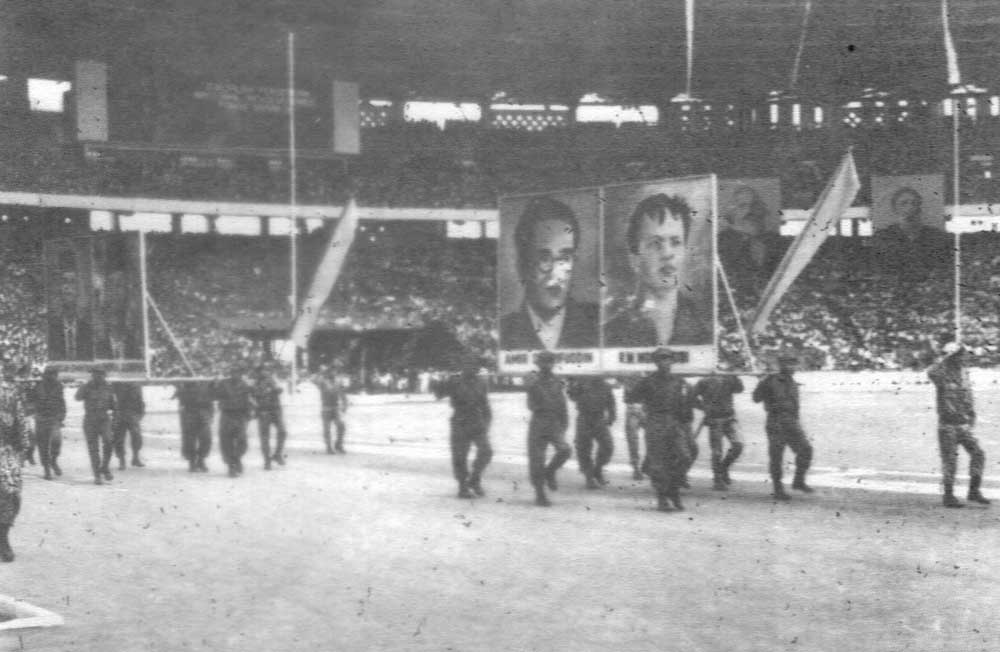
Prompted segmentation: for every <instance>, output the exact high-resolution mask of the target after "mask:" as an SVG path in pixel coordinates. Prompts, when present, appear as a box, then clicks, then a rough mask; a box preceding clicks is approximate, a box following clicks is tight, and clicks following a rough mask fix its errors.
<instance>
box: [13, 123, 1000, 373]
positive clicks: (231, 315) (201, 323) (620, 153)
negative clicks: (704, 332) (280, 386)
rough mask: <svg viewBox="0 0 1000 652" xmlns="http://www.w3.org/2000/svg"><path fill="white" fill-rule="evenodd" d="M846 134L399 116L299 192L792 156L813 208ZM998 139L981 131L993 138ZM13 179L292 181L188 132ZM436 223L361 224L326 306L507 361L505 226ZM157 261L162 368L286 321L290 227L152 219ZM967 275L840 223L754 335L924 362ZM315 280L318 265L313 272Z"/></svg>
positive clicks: (745, 286) (222, 361)
mask: <svg viewBox="0 0 1000 652" xmlns="http://www.w3.org/2000/svg"><path fill="white" fill-rule="evenodd" d="M838 138H840V140H836V139H832V137H831V136H829V135H825V134H817V133H802V134H771V135H770V136H767V137H764V136H761V135H760V134H759V133H758V134H749V135H744V136H739V135H736V136H734V135H733V134H729V136H728V137H727V139H726V140H725V141H723V140H720V139H715V140H713V139H712V138H711V137H710V136H706V135H703V134H702V135H699V134H686V135H685V134H678V133H668V132H665V131H662V130H656V129H650V128H632V129H626V128H623V129H612V128H607V127H605V126H600V127H595V126H586V125H580V126H577V127H573V128H568V129H559V130H552V131H551V132H543V133H541V134H539V133H528V132H518V131H504V130H483V129H451V130H445V131H440V130H437V129H436V128H434V127H428V126H420V125H418V126H413V125H406V126H401V125H392V126H389V127H385V128H381V129H373V130H368V131H366V132H365V154H363V155H362V156H360V157H358V158H357V159H355V160H352V161H351V162H350V163H349V164H345V163H344V162H343V161H334V160H323V159H316V160H304V161H302V163H301V165H300V168H299V187H298V198H299V201H300V202H302V203H304V204H328V203H338V202H340V201H342V200H343V199H344V198H346V196H347V195H348V193H349V192H352V191H356V192H357V193H358V194H359V198H360V201H361V202H362V203H363V204H366V205H373V206H377V205H385V206H419V207H457V208H463V207H466V208H467V207H494V206H495V205H496V196H497V195H498V194H505V193H514V192H529V191H533V190H543V189H552V188H559V187H579V186H586V185H595V184H601V183H609V182H616V181H629V180H637V179H647V178H656V177H670V176H680V175H687V174H695V173H702V172H708V171H714V172H715V173H717V174H718V175H719V176H722V177H739V176H755V177H760V176H779V177H780V178H781V180H782V192H783V198H782V204H783V205H784V206H785V207H797V208H803V207H807V206H809V205H811V203H812V202H813V200H814V199H815V197H816V195H817V193H818V192H819V191H820V189H821V187H822V185H823V183H824V180H825V178H826V176H827V175H828V174H829V172H830V171H831V170H832V169H833V166H834V165H835V164H836V161H837V159H838V158H839V156H840V154H841V152H842V151H843V146H846V144H847V142H846V141H844V139H843V135H842V134H841V135H840V136H838ZM995 140H997V139H996V138H995V139H993V140H990V141H988V142H985V144H980V145H977V147H979V148H980V149H981V150H982V151H983V152H989V151H990V150H991V149H992V145H991V143H992V142H994V141H995ZM930 144H933V143H932V142H931V140H929V139H924V140H919V138H918V137H917V136H915V135H914V134H913V133H911V132H910V131H898V132H894V131H892V130H886V131H884V132H880V133H878V134H875V135H872V132H866V133H865V140H864V142H859V143H856V149H855V155H856V158H857V160H858V163H859V166H860V167H861V168H862V174H861V176H862V178H863V179H866V178H867V176H868V174H867V172H878V173H881V174H902V173H909V172H913V171H916V170H920V171H927V170H932V169H941V170H943V169H946V165H947V163H946V161H945V158H946V157H942V156H941V155H940V152H939V151H938V150H937V149H934V148H932V147H930ZM935 152H936V153H935ZM889 153H891V155H890V154H889ZM223 159H224V160H223ZM981 160H985V159H981ZM982 165H985V163H984V164H980V163H977V164H976V166H979V167H976V166H970V167H969V168H968V169H965V168H963V170H962V173H963V175H964V177H965V178H966V181H967V183H966V182H963V184H962V186H963V188H964V189H966V192H970V193H974V195H973V196H971V197H968V198H963V199H971V200H975V201H987V200H990V199H991V198H993V197H994V195H996V196H997V197H1000V191H998V190H997V188H994V185H995V184H994V183H993V182H992V180H990V179H987V178H986V177H985V176H984V175H983V174H981V172H982V170H981V169H980V167H981V166H982ZM0 189H4V190H30V191H35V192H39V191H40V192H46V191H47V192H62V193H75V194H99V195H111V196H114V195H127V196H147V197H149V196H153V197H164V198H186V199H204V200H208V199H224V200H227V201H265V202H279V203H280V202H285V201H287V200H288V174H287V169H285V168H284V163H283V162H282V161H280V160H279V161H274V160H269V159H268V158H267V157H258V158H247V159H239V158H232V157H229V158H227V157H222V158H220V159H219V160H215V161H214V162H213V161H208V162H206V160H205V159H204V158H203V157H202V158H199V157H183V156H179V155H178V154H177V153H175V152H174V153H172V152H160V153H155V152H148V151H146V152H136V151H124V150H107V149H105V150H101V155H100V156H97V157H84V156H83V153H82V152H81V151H80V150H79V149H76V148H70V149H62V148H59V147H56V146H51V147H47V148H38V149H31V148H27V149H21V150H17V151H7V152H4V153H2V154H0ZM866 193H869V190H868V189H867V188H863V189H862V193H861V196H860V197H859V200H858V201H859V203H866V202H868V201H869V200H870V197H868V196H867V195H866ZM439 227H441V225H440V224H436V225H425V226H423V227H413V229H411V230H409V231H405V230H404V231H400V230H394V229H393V228H392V227H390V228H389V230H388V231H386V230H385V229H384V228H383V227H371V226H367V225H366V226H364V227H363V228H364V229H366V230H363V231H360V232H359V233H358V237H357V240H356V242H355V245H354V247H353V248H352V251H351V253H350V255H349V257H348V259H347V262H346V264H345V266H344V272H343V274H342V275H341V278H340V281H339V282H338V284H337V286H336V287H335V288H334V292H333V294H332V296H331V297H330V299H329V301H327V303H326V305H325V306H324V308H323V310H322V311H321V315H320V324H321V326H325V327H328V328H333V329H340V330H343V331H345V332H366V331H377V330H384V331H408V330H409V331H419V330H421V329H424V330H426V329H427V328H428V327H430V326H435V327H443V328H444V329H445V330H447V331H448V332H449V333H450V336H451V337H452V338H453V341H454V342H457V343H458V346H460V347H462V348H464V349H467V350H474V351H477V352H479V353H480V354H482V355H484V356H485V357H486V358H487V360H488V361H490V362H491V363H492V362H493V361H495V356H496V349H497V330H496V322H495V306H496V303H495V294H496V285H495V271H496V270H495V265H496V263H495V261H496V251H495V246H496V245H495V241H491V240H481V241H474V240H471V241H449V240H448V239H446V238H445V237H444V233H443V231H441V230H440V228H439ZM5 228H7V229H11V228H14V227H13V226H9V225H8V226H6V227H5ZM421 229H423V230H421ZM18 233H20V232H18ZM323 236H324V234H323V233H322V232H319V233H316V234H314V235H313V236H310V237H309V238H306V239H305V240H304V241H303V243H302V244H303V251H302V254H301V269H302V270H310V269H312V268H313V265H314V263H315V261H316V260H317V257H318V256H319V255H320V253H321V251H322V249H323V246H324V240H323ZM964 240H965V242H966V245H965V252H964V265H963V279H964V286H963V287H964V289H963V304H962V310H963V315H964V321H963V331H964V337H965V339H966V340H967V341H969V342H970V343H971V344H972V345H973V346H975V347H977V350H978V355H977V356H976V361H977V363H979V364H983V365H993V364H996V363H998V362H1000V350H998V348H997V342H998V337H997V336H998V335H1000V325H998V318H997V313H998V311H997V292H996V287H997V285H998V282H1000V257H998V256H996V255H995V254H994V253H993V252H994V251H996V250H997V249H998V247H997V245H998V244H1000V241H998V240H997V236H996V235H994V234H988V233H983V234H973V235H969V236H966V237H965V239H964ZM14 242H15V240H14V239H10V238H8V239H6V240H5V243H6V247H7V249H6V250H5V253H7V252H8V250H9V252H10V253H11V255H10V256H5V257H4V260H3V261H2V262H0V282H3V284H4V287H5V291H4V292H3V293H2V296H0V341H2V345H3V347H4V352H5V355H7V357H9V358H13V359H17V360H24V361H29V362H34V363H36V364H41V363H42V362H43V361H44V356H45V353H44V349H45V346H44V323H45V306H44V300H43V299H44V283H43V282H42V274H41V265H40V263H39V262H38V261H40V258H41V256H40V241H39V242H37V243H35V245H36V246H35V251H34V255H33V256H32V255H26V254H25V252H26V251H29V252H30V251H31V247H30V246H26V245H25V242H24V238H23V237H20V236H19V237H18V238H17V239H16V242H17V244H16V245H15V244H12V243H14ZM29 244H30V243H29ZM14 254H16V255H14ZM32 261H33V262H32ZM149 268H150V270H152V273H151V274H150V290H151V294H152V296H153V298H154V300H155V301H156V302H157V306H158V307H159V308H160V312H161V313H162V315H163V317H164V319H163V321H162V322H161V321H160V320H159V319H158V318H156V319H153V320H151V325H152V328H151V335H152V343H153V346H154V349H155V355H154V364H155V369H156V371H157V373H158V374H163V375H170V374H178V373H188V372H189V371H194V372H195V373H216V372H218V371H220V370H222V369H224V368H225V367H226V366H227V365H228V364H229V362H231V361H236V360H244V361H245V360H247V359H251V360H252V359H257V358H260V357H261V356H262V355H264V354H263V352H262V349H261V347H260V345H259V342H258V341H257V340H256V339H255V338H253V337H248V336H246V328H239V327H237V326H236V325H235V324H237V323H242V324H244V326H245V325H246V324H253V323H265V322H267V323H272V324H273V323H277V322H279V321H280V320H281V319H283V318H285V317H283V316H287V314H288V287H289V284H290V279H289V276H288V274H289V270H288V257H287V243H285V242H280V239H278V238H266V237H255V238H242V237H236V236H216V235H199V236H194V235H159V236H154V237H151V238H150V250H149ZM730 273H731V276H732V279H731V280H732V281H733V283H734V286H735V289H736V293H735V298H736V302H737V307H738V311H739V313H740V314H739V317H740V323H742V324H747V323H749V319H750V318H751V317H752V313H753V309H754V308H755V306H756V303H757V300H758V299H759V292H760V290H761V287H762V284H761V283H759V282H756V281H759V279H757V280H753V279H751V280H749V281H748V279H746V278H743V277H742V275H741V273H740V270H738V269H730ZM952 279H953V276H952V270H951V269H950V268H946V269H933V270H929V272H928V273H927V274H926V275H920V277H919V280H915V279H913V278H904V277H900V276H898V275H895V274H892V273H888V272H886V270H884V269H882V268H881V267H880V266H879V265H878V264H877V262H876V258H875V257H874V256H873V255H872V248H871V240H870V239H865V238H835V239H833V240H831V241H830V242H828V243H827V245H825V246H824V247H823V249H822V250H821V252H820V253H819V255H818V256H817V258H816V259H815V260H814V261H813V262H812V263H811V264H810V265H809V266H808V268H807V269H806V271H805V272H804V274H803V275H802V277H801V278H800V279H799V280H798V281H797V282H796V283H795V284H794V285H793V287H792V289H791V291H790V292H789V294H788V295H787V296H786V297H785V299H784V300H783V301H782V302H781V304H780V306H779V307H778V309H777V311H776V313H775V315H774V317H773V320H772V325H771V326H769V327H768V329H767V331H766V332H765V333H764V334H763V335H762V337H761V338H760V339H759V341H758V343H759V348H758V351H757V352H758V354H759V355H761V356H762V357H765V358H766V357H768V356H769V355H770V353H771V352H773V351H775V350H778V349H780V348H781V347H784V346H789V345H791V346H795V347H798V348H800V349H802V350H803V351H804V353H805V357H806V360H807V366H808V367H810V368H815V369H907V368H921V367H922V366H924V365H926V363H927V362H928V360H929V356H930V355H931V350H932V348H933V347H932V341H933V340H934V339H935V338H936V337H938V335H939V334H940V333H941V332H942V331H944V330H948V329H949V328H950V327H951V324H952V321H953V314H954V313H953V310H954V308H953V305H952V297H953V288H952V283H953V281H952ZM307 281H308V277H307V275H306V274H303V275H302V278H300V287H302V286H303V285H304V284H305V283H306V282H307ZM720 305H721V308H720V315H721V323H720V329H721V332H720V354H721V359H722V361H723V363H724V364H725V365H726V366H728V367H730V368H734V369H735V368H747V366H748V364H749V363H748V360H747V357H746V351H745V347H744V346H743V338H742V336H741V334H740V329H739V328H738V326H737V320H736V319H735V316H734V315H732V314H731V311H730V310H729V309H728V307H727V305H728V304H727V303H726V302H725V301H723V302H721V304H720ZM239 333H244V334H243V335H240V334H239ZM442 346H445V344H442ZM426 349H427V347H419V346H418V347H414V346H412V345H411V346H410V348H409V349H407V348H405V347H403V348H400V349H399V350H395V349H394V350H393V356H396V355H397V354H398V355H399V356H401V357H402V358H403V359H400V360H399V361H398V362H397V363H395V366H388V365H387V364H386V363H384V362H383V361H381V360H379V361H377V362H370V363H367V364H369V365H370V366H371V373H369V374H368V378H367V379H366V381H365V383H364V384H365V385H368V386H372V387H382V386H385V387H386V388H390V387H395V388H398V387H401V386H403V385H406V386H409V385H411V384H412V382H410V380H406V381H405V382H404V381H402V380H400V378H407V379H410V378H411V377H412V376H413V374H415V373H416V374H418V375H419V374H420V373H422V372H430V371H431V370H430V369H429V367H428V363H427V361H426V360H408V359H406V356H411V357H412V356H415V355H416V354H418V353H426ZM180 351H184V356H181V354H180ZM184 358H186V360H185V359H184ZM433 371H434V372H435V373H439V372H441V370H439V369H438V370H433ZM373 379H378V380H373Z"/></svg>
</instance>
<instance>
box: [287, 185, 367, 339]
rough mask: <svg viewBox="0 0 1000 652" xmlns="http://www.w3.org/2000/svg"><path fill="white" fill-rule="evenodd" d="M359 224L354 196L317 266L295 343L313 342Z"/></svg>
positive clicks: (298, 317) (294, 335)
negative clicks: (312, 339) (310, 340)
mask: <svg viewBox="0 0 1000 652" xmlns="http://www.w3.org/2000/svg"><path fill="white" fill-rule="evenodd" d="M357 227H358V205H357V203H355V201H354V198H353V197H352V198H351V200H350V201H349V202H347V205H346V206H344V211H343V212H342V213H341V214H340V220H338V221H337V226H336V227H334V229H333V232H332V233H331V234H330V241H329V242H328V243H327V245H326V251H325V252H324V253H323V258H322V260H320V262H319V265H317V266H316V274H315V276H313V280H312V283H311V284H310V285H309V293H308V294H307V295H306V297H305V299H304V300H303V301H302V305H301V306H300V307H299V314H298V315H296V317H295V323H294V324H292V335H291V339H292V341H293V342H295V346H297V347H299V348H303V349H304V348H306V346H307V345H308V343H309V336H310V335H312V332H313V329H314V328H316V321H317V320H318V319H319V311H320V308H322V307H323V304H324V303H326V300H327V297H329V296H330V291H331V290H333V286H334V284H335V283H336V282H337V277H338V276H339V275H340V269H341V268H342V267H343V266H344V259H345V258H346V257H347V252H348V250H349V249H350V248H351V243H353V242H354V232H355V231H356V230H357Z"/></svg>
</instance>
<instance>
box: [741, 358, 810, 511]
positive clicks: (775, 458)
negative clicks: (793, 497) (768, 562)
mask: <svg viewBox="0 0 1000 652" xmlns="http://www.w3.org/2000/svg"><path fill="white" fill-rule="evenodd" d="M797 363H798V356H796V355H794V354H792V353H782V354H780V355H779V356H778V373H776V374H770V375H768V376H765V377H764V378H763V379H762V380H761V381H760V383H758V384H757V387H756V389H754V390H753V400H754V403H763V404H764V409H765V410H766V411H767V421H766V422H765V424H764V430H765V432H766V433H767V453H768V458H769V460H770V471H771V482H772V483H774V497H775V498H777V499H778V500H788V499H789V498H790V496H789V495H788V494H787V493H786V492H785V487H784V486H783V485H782V484H781V475H782V458H783V457H784V454H785V446H788V447H789V448H790V449H792V452H794V453H795V480H794V481H793V482H792V489H796V490H798V491H801V492H803V493H812V492H813V489H812V487H810V486H809V485H807V484H806V472H807V471H808V470H809V464H810V463H811V462H812V456H813V448H812V444H811V443H810V442H809V439H808V438H807V437H806V433H805V431H803V430H802V426H801V424H800V423H799V386H798V383H796V382H795V378H794V377H793V374H794V373H795V366H796V364H797Z"/></svg>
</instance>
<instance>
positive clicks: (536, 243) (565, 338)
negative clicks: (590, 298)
mask: <svg viewBox="0 0 1000 652" xmlns="http://www.w3.org/2000/svg"><path fill="white" fill-rule="evenodd" d="M581 239H582V233H581V223H580V220H579V219H578V218H577V215H576V214H575V213H574V211H573V210H572V209H571V208H570V206H568V205H567V204H566V203H564V202H562V201H559V200H557V199H554V198H552V197H548V196H540V197H534V198H532V199H530V200H529V201H528V202H527V205H526V206H525V207H524V210H523V212H521V214H520V216H519V218H518V219H517V223H516V226H515V227H514V231H513V254H514V257H515V264H516V274H517V278H518V280H519V281H520V285H521V287H522V288H523V299H522V300H521V302H520V305H519V307H518V308H517V309H516V310H513V311H509V312H506V313H505V314H503V315H502V317H501V319H500V348H501V349H505V350H520V349H531V350H538V349H545V350H553V349H579V348H592V347H596V346H597V345H598V323H599V321H600V317H599V308H598V305H597V303H596V302H582V301H577V300H575V299H574V298H573V290H574V284H575V283H580V281H579V280H578V275H577V271H578V265H579V262H580V260H579V259H580V248H581ZM592 239H593V237H592ZM591 275H592V276H593V277H594V278H595V279H596V273H593V274H591ZM503 285H504V284H503V283H501V287H503ZM508 285H510V283H508ZM509 289H510V288H505V289H504V290H503V291H502V292H503V293H507V294H509ZM587 289H588V288H584V290H587ZM594 289H596V288H594Z"/></svg>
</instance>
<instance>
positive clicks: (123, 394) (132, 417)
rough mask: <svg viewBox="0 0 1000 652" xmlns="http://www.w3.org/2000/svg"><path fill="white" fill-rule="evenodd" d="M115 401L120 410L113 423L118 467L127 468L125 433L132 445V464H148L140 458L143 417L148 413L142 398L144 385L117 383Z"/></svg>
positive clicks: (140, 465) (141, 465)
mask: <svg viewBox="0 0 1000 652" xmlns="http://www.w3.org/2000/svg"><path fill="white" fill-rule="evenodd" d="M113 387H114V392H115V401H116V402H117V404H118V410H117V411H116V412H115V418H114V422H113V423H112V434H113V436H114V437H113V441H114V449H115V455H117V456H118V469H119V470H121V471H124V470H125V435H126V434H127V435H128V438H129V441H130V443H131V445H132V466H138V467H143V466H146V465H145V464H144V463H143V461H142V460H141V459H140V458H139V451H140V450H142V418H143V417H144V416H145V415H146V402H145V401H144V400H143V398H142V385H140V384H139V383H115V385H114V386H113Z"/></svg>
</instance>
